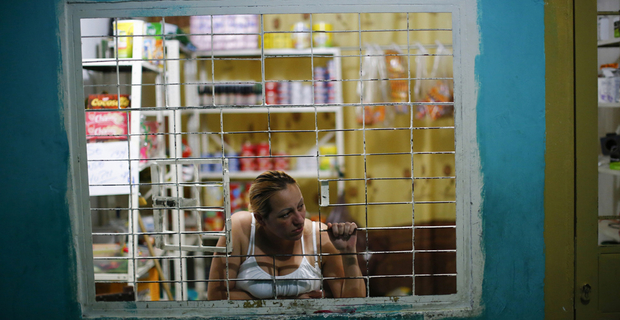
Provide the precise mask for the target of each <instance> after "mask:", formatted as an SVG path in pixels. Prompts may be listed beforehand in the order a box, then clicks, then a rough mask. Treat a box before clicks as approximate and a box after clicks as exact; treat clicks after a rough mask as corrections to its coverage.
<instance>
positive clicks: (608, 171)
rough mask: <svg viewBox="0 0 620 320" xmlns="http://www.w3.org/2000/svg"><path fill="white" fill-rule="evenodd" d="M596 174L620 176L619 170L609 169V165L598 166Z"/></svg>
mask: <svg viewBox="0 0 620 320" xmlns="http://www.w3.org/2000/svg"><path fill="white" fill-rule="evenodd" d="M598 173H604V174H609V175H614V176H620V170H614V169H609V163H605V164H603V165H600V166H598Z"/></svg>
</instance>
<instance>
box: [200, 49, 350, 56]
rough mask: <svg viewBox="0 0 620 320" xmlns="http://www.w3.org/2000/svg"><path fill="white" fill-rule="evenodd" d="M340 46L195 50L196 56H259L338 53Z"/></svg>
mask: <svg viewBox="0 0 620 320" xmlns="http://www.w3.org/2000/svg"><path fill="white" fill-rule="evenodd" d="M338 54H340V48H336V47H334V48H313V49H264V50H262V51H261V49H244V50H222V51H210V50H208V51H196V52H195V53H194V55H195V56H198V57H211V56H213V57H257V56H258V57H260V56H261V55H265V56H288V55H290V56H312V55H314V56H321V55H338Z"/></svg>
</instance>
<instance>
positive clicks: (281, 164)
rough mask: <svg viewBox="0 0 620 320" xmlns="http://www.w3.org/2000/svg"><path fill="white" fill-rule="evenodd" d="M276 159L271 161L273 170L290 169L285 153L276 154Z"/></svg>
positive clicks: (289, 162) (289, 161)
mask: <svg viewBox="0 0 620 320" xmlns="http://www.w3.org/2000/svg"><path fill="white" fill-rule="evenodd" d="M276 155H277V157H276V158H274V159H273V168H274V169H275V170H281V171H286V170H289V169H290V168H291V160H290V158H288V157H287V156H288V154H286V152H282V151H280V152H278V153H276Z"/></svg>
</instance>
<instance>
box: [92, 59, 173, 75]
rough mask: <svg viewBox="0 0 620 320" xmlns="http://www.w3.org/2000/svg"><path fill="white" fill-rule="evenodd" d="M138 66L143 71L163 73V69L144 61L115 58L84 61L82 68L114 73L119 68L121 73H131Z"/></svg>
mask: <svg viewBox="0 0 620 320" xmlns="http://www.w3.org/2000/svg"><path fill="white" fill-rule="evenodd" d="M136 66H142V70H143V71H152V72H162V71H163V67H161V66H159V65H155V64H152V63H150V62H148V61H143V60H128V59H126V60H120V59H119V60H116V59H114V58H106V59H84V60H82V68H84V69H88V70H95V71H102V72H111V71H112V72H113V71H116V68H117V67H118V69H119V71H121V72H130V71H131V70H132V68H133V67H136Z"/></svg>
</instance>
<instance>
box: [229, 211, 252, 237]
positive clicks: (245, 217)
mask: <svg viewBox="0 0 620 320" xmlns="http://www.w3.org/2000/svg"><path fill="white" fill-rule="evenodd" d="M230 221H231V223H232V230H233V231H235V232H239V233H241V234H243V235H247V237H249V236H250V231H251V226H252V213H251V212H249V211H237V212H235V213H234V214H233V215H231V216H230Z"/></svg>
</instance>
